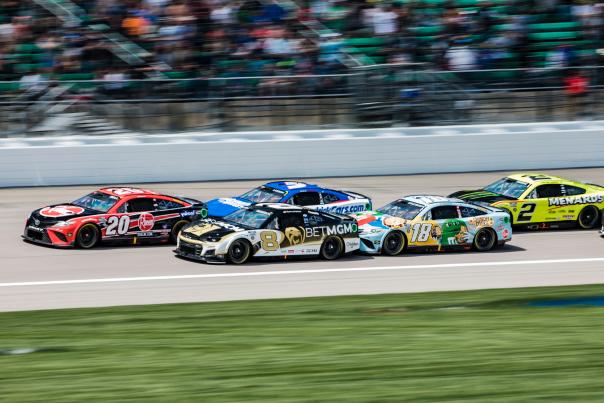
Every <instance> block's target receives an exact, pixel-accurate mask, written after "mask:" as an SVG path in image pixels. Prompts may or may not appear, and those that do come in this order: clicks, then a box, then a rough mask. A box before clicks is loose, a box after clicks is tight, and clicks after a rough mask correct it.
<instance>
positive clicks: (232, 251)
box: [226, 239, 252, 264]
mask: <svg viewBox="0 0 604 403" xmlns="http://www.w3.org/2000/svg"><path fill="white" fill-rule="evenodd" d="M251 255H252V245H251V244H250V243H249V242H248V241H246V240H245V239H236V240H235V241H233V243H231V246H229V250H228V251H227V254H226V259H227V261H228V262H229V263H232V264H244V263H245V262H247V261H248V260H249V258H250V257H251Z"/></svg>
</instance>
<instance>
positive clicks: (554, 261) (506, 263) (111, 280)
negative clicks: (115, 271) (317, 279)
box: [0, 257, 604, 287]
mask: <svg viewBox="0 0 604 403" xmlns="http://www.w3.org/2000/svg"><path fill="white" fill-rule="evenodd" d="M585 262H604V257H592V258H581V259H550V260H516V261H511V262H510V261H500V262H474V263H443V264H426V265H419V264H418V265H408V266H382V267H346V268H339V269H306V270H287V271H252V272H239V273H212V274H184V275H174V276H150V277H115V278H93V279H79V280H52V281H28V282H22V283H0V287H28V286H44V285H66V284H92V283H120V282H133V281H161V280H184V279H198V278H220V277H248V276H277V275H292V274H313V273H316V274H322V273H339V272H357V271H377V270H382V271H383V270H412V269H437V268H454V267H484V266H489V267H490V266H522V265H526V266H529V265H544V264H561V263H585Z"/></svg>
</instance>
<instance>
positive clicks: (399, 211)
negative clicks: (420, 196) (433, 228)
mask: <svg viewBox="0 0 604 403" xmlns="http://www.w3.org/2000/svg"><path fill="white" fill-rule="evenodd" d="M422 208H424V207H423V206H421V205H419V204H414V203H409V202H408V201H406V200H397V201H394V202H392V203H390V204H386V205H385V206H384V207H382V208H380V209H378V211H379V212H380V213H384V214H388V215H391V216H394V217H399V218H404V219H406V220H412V219H414V218H415V216H417V214H418V213H419V212H420V211H421V210H422Z"/></svg>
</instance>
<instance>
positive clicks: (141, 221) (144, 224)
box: [138, 213, 155, 232]
mask: <svg viewBox="0 0 604 403" xmlns="http://www.w3.org/2000/svg"><path fill="white" fill-rule="evenodd" d="M154 225H155V218H154V217H153V214H149V213H143V214H141V215H140V217H138V228H140V230H141V231H143V232H145V231H151V229H152V228H153V226H154Z"/></svg>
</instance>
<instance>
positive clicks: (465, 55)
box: [445, 43, 477, 70]
mask: <svg viewBox="0 0 604 403" xmlns="http://www.w3.org/2000/svg"><path fill="white" fill-rule="evenodd" d="M445 59H446V61H447V67H448V68H449V70H474V69H476V68H477V56H476V51H475V50H474V49H472V48H471V47H469V46H467V45H464V44H459V43H454V44H453V45H452V46H451V47H449V49H447V51H446V53H445Z"/></svg>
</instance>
